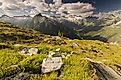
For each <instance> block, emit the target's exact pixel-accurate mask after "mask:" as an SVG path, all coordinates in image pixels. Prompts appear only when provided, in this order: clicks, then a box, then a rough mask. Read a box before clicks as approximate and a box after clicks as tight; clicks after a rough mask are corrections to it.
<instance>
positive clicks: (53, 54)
mask: <svg viewBox="0 0 121 80" xmlns="http://www.w3.org/2000/svg"><path fill="white" fill-rule="evenodd" d="M48 57H50V58H52V57H61V54H60V53H59V52H53V51H50V52H49V54H48Z"/></svg>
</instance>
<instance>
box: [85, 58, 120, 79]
mask: <svg viewBox="0 0 121 80" xmlns="http://www.w3.org/2000/svg"><path fill="white" fill-rule="evenodd" d="M86 60H88V61H90V62H91V64H92V65H93V67H94V68H95V70H96V74H97V77H98V80H121V75H119V74H118V73H117V72H116V71H114V70H113V69H112V68H110V67H108V66H106V65H105V64H103V63H102V62H97V61H93V60H91V59H89V58H86Z"/></svg>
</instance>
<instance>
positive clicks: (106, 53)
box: [0, 23, 121, 80]
mask: <svg viewBox="0 0 121 80" xmlns="http://www.w3.org/2000/svg"><path fill="white" fill-rule="evenodd" d="M0 30H1V31H2V32H0V36H1V34H5V35H6V36H4V38H6V39H3V37H2V38H1V37H0V40H1V44H0V78H1V80H4V79H5V78H6V77H11V76H16V75H18V74H19V73H21V72H23V73H27V74H28V75H29V76H28V77H26V79H25V80H96V79H98V77H97V75H96V72H95V70H94V68H93V66H92V65H91V63H90V62H89V61H87V60H86V59H85V58H90V59H93V60H96V61H101V62H103V63H104V64H106V65H107V66H110V67H111V68H113V69H114V70H115V71H116V72H118V73H121V69H120V68H119V67H118V66H116V64H121V59H120V57H121V47H119V46H115V45H110V44H108V43H103V42H100V41H96V40H95V41H92V40H71V39H68V38H64V37H54V36H53V37H52V36H50V37H49V36H46V35H42V34H41V35H40V33H38V32H36V31H33V30H28V29H21V28H19V27H13V26H12V25H10V24H5V23H0ZM3 30H4V31H3ZM8 30H9V31H8ZM7 31H8V32H7ZM5 32H6V33H5ZM11 33H12V34H11ZM20 34H21V35H20ZM23 34H24V35H23ZM8 35H11V37H10V39H9V38H8V37H7V36H8ZM15 36H16V37H18V38H19V39H18V40H16V39H13V38H12V37H15ZM22 36H28V37H27V38H23V37H22ZM11 38H12V39H11ZM29 40H32V41H31V42H29ZM8 42H9V43H8ZM36 42H37V43H36ZM28 43H29V44H28ZM16 44H20V45H21V46H15V45H16ZM73 44H75V45H73ZM22 47H29V48H30V47H37V48H38V49H39V53H38V54H36V55H32V56H23V55H21V54H20V53H19V52H20V50H21V48H22ZM58 48H60V51H59V53H61V54H63V53H68V54H71V53H73V55H72V56H70V57H69V58H66V59H63V66H62V68H61V69H60V70H58V71H53V72H50V73H47V74H43V73H42V72H41V64H42V60H43V59H44V58H46V57H47V54H48V53H49V51H55V50H56V49H58ZM12 65H18V66H16V67H15V68H12V69H11V66H12Z"/></svg>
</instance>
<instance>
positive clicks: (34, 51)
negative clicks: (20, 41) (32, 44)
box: [28, 48, 39, 55]
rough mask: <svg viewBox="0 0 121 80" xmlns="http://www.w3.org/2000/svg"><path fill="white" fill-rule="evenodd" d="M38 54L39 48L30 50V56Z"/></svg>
mask: <svg viewBox="0 0 121 80" xmlns="http://www.w3.org/2000/svg"><path fill="white" fill-rule="evenodd" d="M38 52H39V50H38V49H37V48H30V49H29V50H28V54H30V55H34V54H37V53H38Z"/></svg>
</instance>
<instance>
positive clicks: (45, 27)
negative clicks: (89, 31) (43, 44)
mask: <svg viewBox="0 0 121 80" xmlns="http://www.w3.org/2000/svg"><path fill="white" fill-rule="evenodd" d="M0 21H5V22H8V23H11V24H13V25H18V26H22V27H25V28H29V29H34V30H36V31H39V32H41V33H44V34H48V35H56V36H57V35H58V34H59V33H61V34H62V35H63V36H65V37H69V38H79V37H78V35H77V32H76V31H75V30H74V29H73V28H72V27H71V26H70V25H65V24H63V23H61V22H59V21H58V20H56V19H51V18H47V17H43V16H41V15H36V16H35V17H33V18H32V17H25V16H23V17H22V16H21V17H8V16H2V17H1V18H0Z"/></svg>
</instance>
